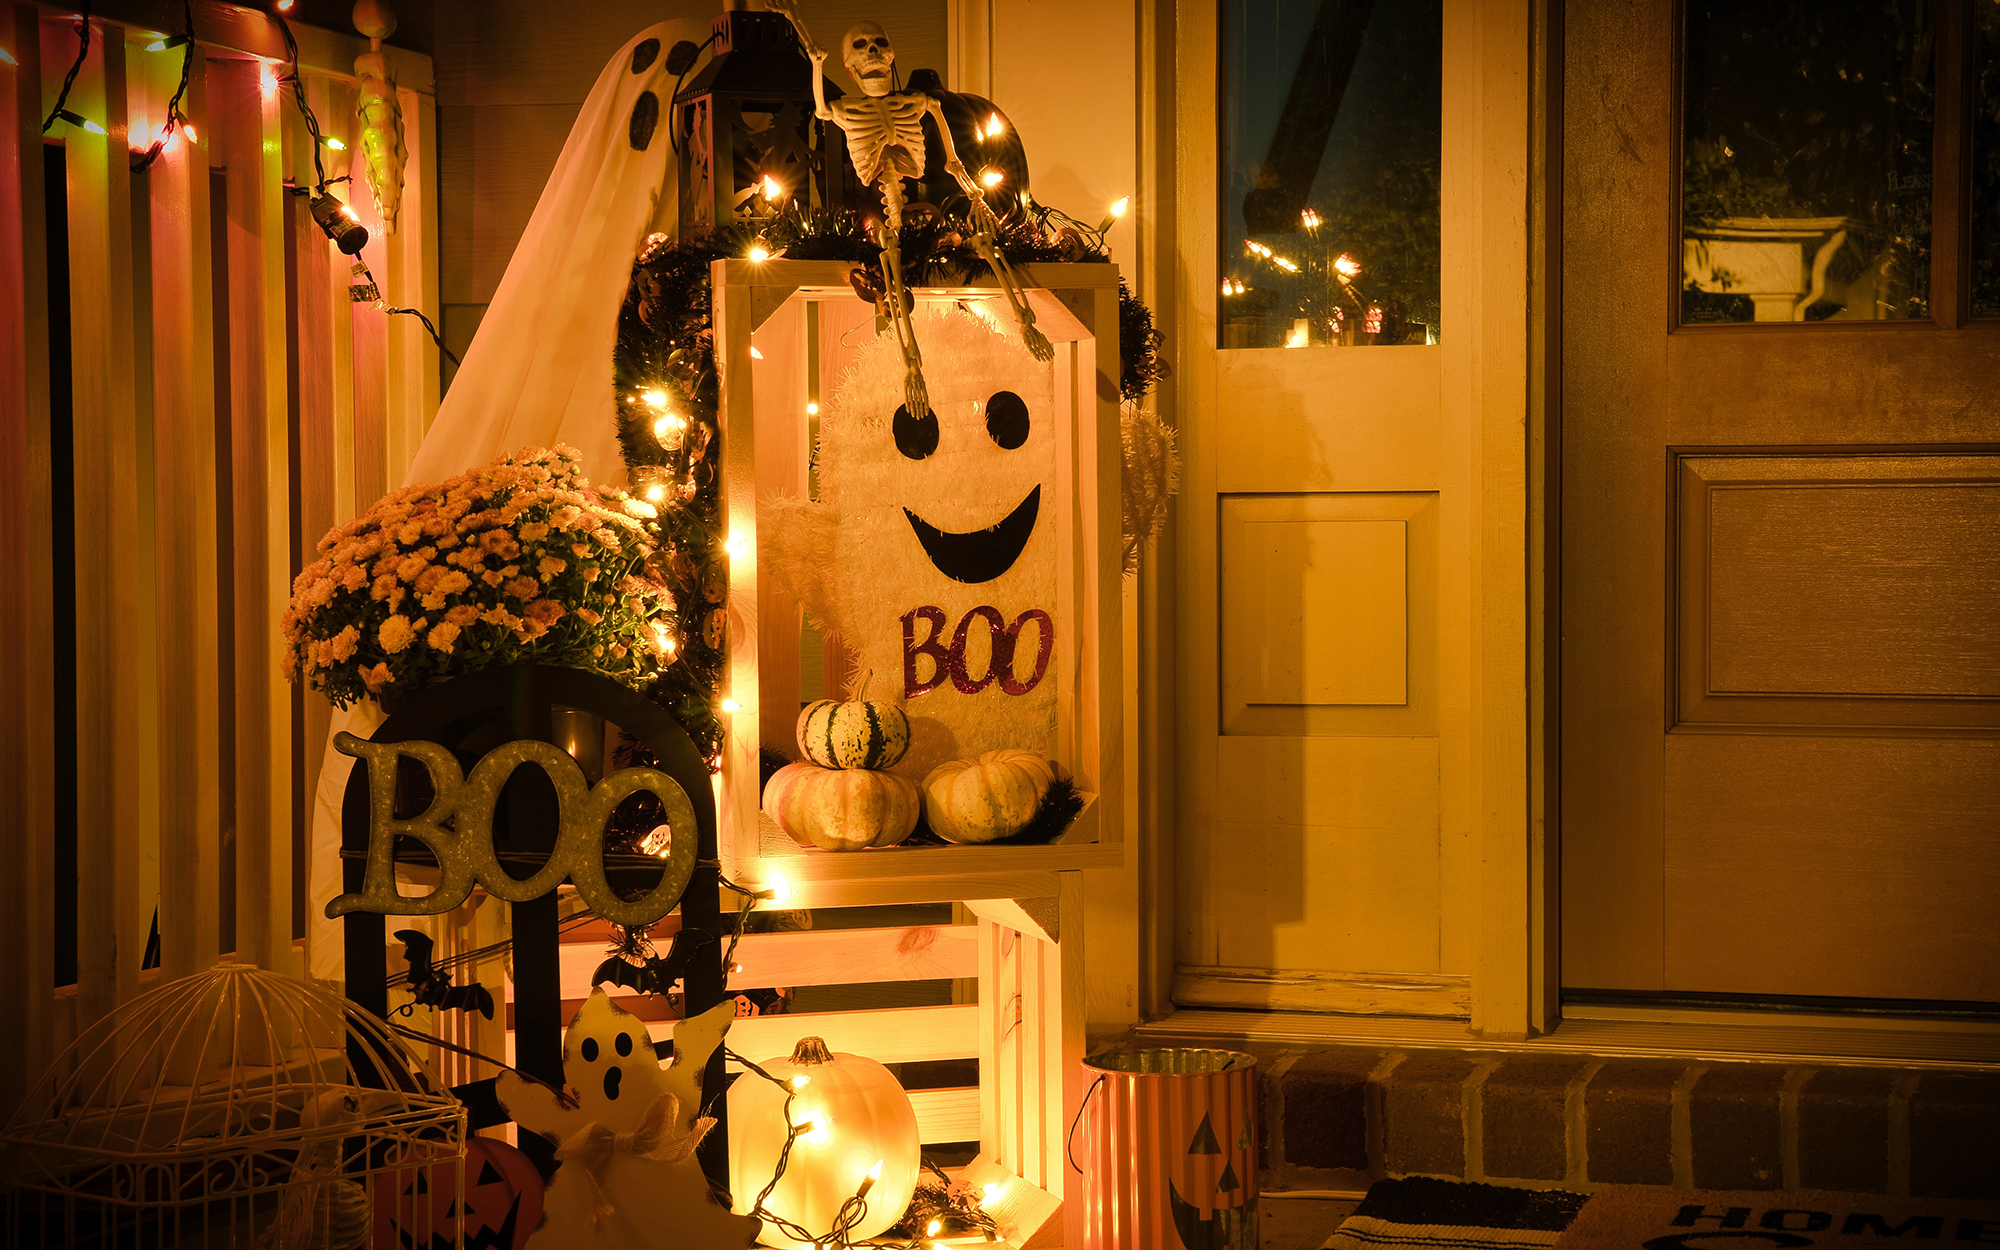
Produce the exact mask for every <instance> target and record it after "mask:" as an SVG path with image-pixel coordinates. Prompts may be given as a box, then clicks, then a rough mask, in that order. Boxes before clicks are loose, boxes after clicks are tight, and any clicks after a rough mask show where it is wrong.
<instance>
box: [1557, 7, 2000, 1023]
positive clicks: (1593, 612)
mask: <svg viewBox="0 0 2000 1250" xmlns="http://www.w3.org/2000/svg"><path fill="white" fill-rule="evenodd" d="M1885 3H1890V4H1891V5H1892V6H1893V0H1885ZM1700 7H1701V8H1702V9H1703V10H1704V11H1708V12H1710V14H1711V20H1713V13H1714V12H1716V11H1720V10H1721V9H1723V8H1725V7H1726V6H1724V5H1721V4H1718V3H1707V4H1704V5H1702V6H1700ZM1794 7H1797V6H1794ZM1808 7H1809V6H1808ZM1905 8H1908V6H1905ZM1767 11H1772V10H1768V7H1767ZM1801 11H1803V10H1801ZM1965 11H1966V10H1965V6H1964V5H1962V4H1958V5H1947V6H1944V12H1945V17H1944V20H1943V22H1942V23H1941V26H1940V29H1941V30H1942V31H1943V32H1944V33H1943V36H1942V37H1941V38H1940V41H1939V42H1938V44H1937V45H1936V46H1937V47H1939V48H1941V49H1943V52H1942V55H1943V56H1945V57H1947V58H1949V57H1951V56H1953V55H1955V53H1956V48H1957V45H1956V44H1955V43H1954V42H1953V40H1954V39H1955V38H1956V36H1955V35H1953V34H1952V32H1953V31H1954V30H1957V29H1959V28H1960V27H1958V26H1954V23H1961V24H1962V21H1963V19H1964V16H1965ZM1910 13H1912V14H1915V15H1916V17H1915V19H1914V20H1922V17H1921V12H1919V11H1918V10H1915V9H1911V10H1910ZM1679 20H1680V6H1677V5H1676V4H1674V3H1672V2H1671V0H1635V2H1633V3H1626V4H1602V5H1600V4H1589V5H1583V4H1572V5H1569V6H1568V7H1567V10H1566V14H1565V78H1566V89H1565V99H1566V101H1567V103H1566V109H1565V115H1564V126H1563V132H1564V161H1563V168H1564V187H1563V196H1564V225H1565V230H1564V239H1563V250H1564V254H1563V310H1562V320H1563V331H1562V357H1563V366H1562V368H1563V383H1562V393H1563V404H1564V408H1563V418H1562V439H1563V448H1562V465H1563V478H1562V493H1563V500H1562V532H1561V536H1560V538H1561V559H1562V569H1563V572H1562V579H1561V581H1562V605H1561V628H1562V637H1563V643H1562V657H1561V660H1562V700H1563V702H1562V718H1561V720H1562V733H1563V742H1562V796H1561V804H1562V807H1561V818H1562V836H1563V847H1562V857H1563V869H1562V873H1563V982H1564V984H1565V985H1568V986H1572V987H1578V988H1590V989H1607V990H1618V991H1637V992H1660V991H1669V992H1682V991H1687V992H1717V993H1720V992H1728V993H1739V994H1753V995H1769V996H1778V995H1785V996H1790V995H1816V996H1832V997H1869V998H1904V999H1951V1000H1992V999H1996V998H2000V982H1996V980H1995V972H1994V969H1995V961H1996V958H2000V908H1994V907H1992V906H1991V903H1990V900H1991V898H1992V895H1993V889H1994V887H1995V885H1996V884H2000V839H1996V838H1994V837H1993V836H1992V834H1991V831H1992V830H1993V829H1994V828H1995V827H1996V826H2000V819H1996V818H2000V715H1996V713H2000V703H1996V695H1997V694H2000V611H1996V610H1995V608H1994V606H1993V605H1994V604H1995V603H1996V602H2000V493H1996V491H1995V488H1996V486H2000V481H1997V480H1996V476H1995V466H1996V463H2000V457H1996V456H1995V455H1994V453H1993V444H1994V443H1995V442H1996V441H2000V334H1995V333H1994V332H1993V331H1994V330H1995V329H2000V327H1996V326H1993V325H1990V324H1987V325H1978V324H1974V325H1969V326H1968V325H1964V324H1962V323H1961V319H1960V317H1959V315H1958V310H1957V309H1956V308H1955V307H1953V306H1951V305H1952V303H1953V301H1951V300H1949V299H1946V298H1944V297H1945V296H1946V295H1948V294H1949V292H1950V290H1951V289H1952V287H1951V284H1950V283H1948V282H1945V281H1942V280H1938V279H1937V275H1938V274H1941V273H1943V272H1944V271H1945V270H1947V269H1949V268H1951V267H1952V266H1955V265H1957V264H1958V263H1959V259H1960V258H1958V257H1957V256H1955V255H1954V256H1945V257H1940V258H1938V260H1937V265H1936V268H1935V269H1934V270H1932V271H1928V272H1926V273H1924V274H1920V275H1918V277H1917V278H1912V277H1911V275H1910V273H1909V272H1908V268H1909V263H1910V262H1909V261H1908V257H1909V256H1913V255H1921V254H1922V253H1921V249H1916V248H1906V249H1904V251H1903V252H1902V253H1900V255H1901V256H1902V257H1903V259H1900V260H1897V261H1896V262H1895V263H1896V264H1899V265H1902V266H1903V272H1902V273H1901V275H1900V277H1897V279H1896V281H1897V282H1900V283H1901V286H1900V287H1898V288H1897V289H1898V290H1900V291H1901V292H1902V293H1903V294H1902V295H1900V296H1899V297H1898V300H1897V301H1896V302H1894V303H1893V307H1891V306H1890V305H1884V307H1885V308H1890V309H1891V310H1890V311H1887V312H1881V313H1879V314H1878V315H1880V316H1883V317H1885V318H1887V317H1889V316H1891V315H1893V316H1896V317H1901V318H1904V319H1902V320H1886V319H1885V320H1881V321H1866V320H1856V319H1847V320H1839V319H1836V320H1826V321H1819V322H1810V321H1809V322H1805V323H1798V322H1793V323H1789V324H1783V325H1769V324H1759V323H1753V322H1751V321H1750V320H1749V318H1750V317H1751V316H1752V315H1755V316H1757V317H1759V318H1760V319H1761V318H1763V317H1764V315H1765V312H1767V311H1768V310H1767V309H1766V308H1765V304H1766V303H1771V301H1774V300H1776V299H1777V298H1778V296H1779V295H1782V294H1784V292H1782V291H1778V290H1777V289H1776V287H1773V288H1772V290H1770V291H1766V290H1764V289H1763V287H1758V288H1757V289H1756V290H1754V291H1753V290H1750V288H1749V286H1743V285H1738V286H1735V287H1732V286H1731V285H1730V284H1729V283H1728V282H1726V281H1723V280H1722V278H1721V277H1719V275H1718V271H1717V263H1715V262H1716V258H1717V256H1719V255H1720V254H1721V253H1720V251H1717V250H1711V251H1710V252H1707V253H1705V255H1706V257H1707V262H1708V263H1706V267H1702V266H1694V267H1690V266H1689V265H1688V263H1687V256H1688V254H1689V248H1690V247H1691V246H1694V244H1701V245H1702V246H1707V245H1708V244H1718V245H1719V243H1720V242H1724V241H1727V242H1730V244H1731V246H1734V245H1735V244H1736V243H1738V242H1745V241H1748V242H1752V243H1754V244H1755V245H1756V246H1757V247H1759V248H1762V249H1764V250H1765V251H1768V252H1772V253H1773V254H1775V253H1776V252H1777V251H1780V250H1783V249H1785V248H1793V249H1798V248H1803V247H1805V246H1806V244H1805V243H1802V242H1800V241H1799V240H1796V239H1790V237H1789V235H1788V234H1786V231H1784V230H1778V229H1777V228H1776V227H1773V226H1771V225H1770V224H1769V223H1764V224H1760V225H1755V226H1751V225H1744V224H1741V223H1738V224H1736V225H1724V226H1717V225H1716V224H1715V219H1713V218H1711V219H1709V220H1708V221H1707V222H1706V223H1705V224H1698V223H1696V224H1690V225H1689V226H1688V227H1687V231H1686V232H1685V234H1684V235H1683V233H1682V230H1681V223H1680V222H1679V220H1678V215H1677V211H1676V205H1677V203H1678V202H1679V197H1680V193H1681V182H1680V174H1679V171H1680V169H1681V162H1682V161H1683V159H1688V160H1690V161H1692V160H1694V159H1695V157H1696V156H1699V155H1700V154H1699V153H1696V154H1693V155H1691V154H1690V153H1684V152H1683V151H1682V150H1681V148H1680V146H1679V143H1678V140H1677V136H1678V135H1679V133H1680V129H1679V128H1680V126H1681V124H1682V118H1681V116H1680V114H1679V112H1678V110H1677V108H1676V98H1677V97H1676V89H1677V85H1678V83H1679V79H1678V78H1677V67H1676V65H1675V63H1674V56H1675V48H1676V37H1677V36H1676V23H1677V22H1678V21H1679ZM1918 46H1920V47H1921V46H1922V41H1921V40H1919V41H1918ZM1690 72H1692V71H1690ZM1815 89H1818V88H1815ZM1940 124H1941V125H1948V124H1955V123H1952V122H1951V121H1950V118H1949V117H1947V118H1945V119H1944V121H1943V122H1941V123H1940ZM1941 133H1942V132H1941ZM1936 148H1937V150H1938V151H1940V152H1945V153H1950V152H1953V151H1956V146H1955V144H1951V143H1939V144H1937V145H1936ZM1713 156H1714V153H1713V152H1711V153H1709V154H1708V155H1707V156H1702V157H1701V159H1710V158H1712V157H1713ZM1892 172H1893V173H1894V177H1892V178H1890V179H1889V183H1888V187H1889V190H1888V197H1889V199H1890V200H1894V199H1895V197H1896V196H1898V195H1901V194H1903V193H1904V192H1907V191H1908V190H1909V189H1910V188H1911V186H1912V185H1915V184H1912V183H1911V182H1910V181H1909V180H1910V178H1911V177H1914V176H1916V175H1912V174H1911V173H1910V171H1909V170H1907V169H1901V170H1899V171H1898V170H1897V168H1896V167H1894V166H1892ZM1951 173H1952V171H1950V170H1940V171H1939V172H1938V180H1939V181H1938V185H1939V186H1940V187H1943V186H1945V185H1946V184H1947V183H1948V182H1950V181H1951V179H1950V178H1949V177H1947V175H1948V174H1951ZM1711 175H1712V171H1711V173H1710V174H1704V175H1703V176H1705V177H1706V176H1711ZM1925 177H1926V178H1927V177H1928V175H1925ZM1928 186H1929V183H1928V181H1925V182H1923V183H1922V184H1921V188H1920V189H1922V190H1923V191H1924V195H1925V196H1926V197H1927V196H1928ZM1793 190H1794V191H1795V192H1796V191H1797V188H1796V187H1794V188H1793ZM1947 198H1949V197H1944V196H1940V200H1941V201H1943V200H1945V199H1947ZM1943 208H1944V211H1945V212H1953V211H1956V205H1955V204H1950V203H1947V204H1944V206H1943ZM1772 211H1773V213H1774V214H1778V215H1783V214H1784V213H1790V214H1791V217H1790V220H1791V221H1792V222H1793V224H1794V225H1795V226H1798V227H1799V229H1801V230H1802V229H1804V228H1805V227H1804V225H1803V224H1801V223H1806V222H1809V221H1814V220H1820V218H1817V217H1808V216H1806V214H1807V213H1809V212H1810V213H1823V212H1824V211H1825V210H1824V208H1823V206H1813V205H1807V206H1806V207H1800V208H1792V209H1773V210H1772ZM1870 211H1879V212H1880V213H1885V214H1887V216H1886V217H1883V218H1882V220H1900V218H1898V217H1897V216H1896V214H1897V213H1898V212H1901V211H1902V210H1901V209H1899V208H1897V207H1896V206H1895V205H1894V204H1891V205H1890V206H1889V207H1888V208H1882V207H1881V206H1880V205H1877V206H1876V208H1874V209H1871V210H1870ZM1857 212H1858V210H1857ZM1840 220H1842V221H1848V220H1849V219H1846V218H1842V219H1840ZM1861 220H1862V218H1861V217H1860V216H1856V217H1854V218H1853V219H1852V221H1850V222H1849V224H1850V225H1851V224H1852V223H1853V222H1858V221H1861ZM1946 224H1949V223H1946ZM1842 228H1846V227H1844V226H1840V225H1833V226H1824V225H1823V226H1820V227H1814V229H1819V230H1821V236H1816V238H1815V240H1808V241H1807V242H1811V243H1812V247H1811V248H1810V249H1808V250H1805V251H1801V252H1800V253H1799V257H1800V267H1799V271H1798V274H1797V278H1796V281H1797V283H1798V284H1799V287H1798V289H1797V290H1794V291H1792V293H1791V298H1792V308H1793V310H1794V312H1795V313H1798V314H1802V315H1810V316H1812V317H1828V316H1831V317H1835V318H1840V317H1847V318H1854V317H1858V316H1860V315H1861V312H1862V311H1863V310H1865V309H1866V307H1868V305H1867V304H1866V303H1865V302H1864V301H1863V300H1862V299H1861V297H1860V296H1855V295H1852V294H1851V293H1852V292H1856V291H1864V289H1865V290H1872V291H1876V292H1878V293H1879V292H1880V291H1885V290H1888V289H1889V286H1888V285H1887V284H1888V283H1889V279H1888V278H1886V277H1885V278H1881V279H1880V280H1877V279H1869V278H1866V277H1865V275H1863V274H1861V273H1859V272H1858V271H1857V270H1856V268H1855V265H1854V264H1853V263H1852V262H1850V261H1842V262H1841V263H1840V264H1836V265H1833V266H1832V267H1831V268H1829V269H1828V271H1827V272H1828V273H1830V274H1831V277H1829V278H1828V282H1827V284H1826V285H1824V286H1820V287H1812V286H1811V284H1812V283H1813V282H1815V281H1816V279H1815V278H1814V276H1813V261H1814V258H1815V256H1816V255H1817V254H1818V249H1819V248H1822V247H1830V246H1831V241H1832V238H1833V235H1834V234H1836V233H1838V231H1839V230H1840V229H1842ZM1854 228H1855V229H1856V230H1859V229H1861V228H1862V227H1860V226H1855V227H1854ZM1788 229H1789V228H1788ZM1703 230H1706V231H1707V232H1708V233H1707V234H1706V235H1703V234H1702V231H1703ZM1732 231H1734V232H1735V233H1734V234H1731V232H1732ZM1797 232H1798V231H1797V230H1793V231H1791V233H1797ZM1918 233H1920V234H1924V235H1928V236H1929V237H1930V238H1934V239H1936V240H1937V241H1938V243H1939V245H1940V247H1943V246H1945V245H1947V244H1949V245H1950V246H1952V247H1954V248H1955V247H1957V246H1959V241H1960V240H1962V239H1963V238H1964V232H1963V231H1962V230H1960V229H1958V228H1957V227H1956V226H1955V225H1954V226H1952V228H1949V229H1947V228H1945V225H1940V226H1939V227H1938V228H1937V229H1935V230H1931V229H1930V228H1929V226H1928V224H1927V223H1926V224H1925V225H1924V228H1923V230H1921V231H1919V232H1918ZM1737 235H1740V236H1742V237H1741V238H1737V237H1736V236H1737ZM1781 235H1783V236H1785V237H1780V236H1781ZM1698 236H1699V237H1698ZM1725 236H1727V238H1725ZM1690 240H1694V244H1691V243H1690ZM1868 246H1869V248H1872V249H1873V250H1871V251H1868V252H1867V253H1866V254H1867V255H1868V256H1869V257H1873V258H1879V257H1883V256H1888V255H1890V254H1891V253H1892V252H1895V247H1894V246H1893V245H1892V244H1891V243H1885V242H1883V241H1882V240H1881V239H1880V238H1877V239H1875V240H1874V241H1872V242H1871V243H1870V244H1869V245H1868ZM1828 255H1829V256H1833V257H1838V256H1839V255H1840V253H1839V252H1838V249H1837V248H1834V249H1833V250H1831V251H1829V252H1828ZM1870 263H1877V262H1876V261H1873V260H1871V262H1870ZM1880 263H1882V264H1887V263H1888V262H1886V261H1885V262H1880ZM1759 272H1760V273H1761V272H1762V271H1759ZM1772 272H1775V270H1774V271H1772ZM1884 272H1886V270H1885V271H1884ZM1739 276H1740V275H1739ZM1763 276H1764V278H1768V277H1770V275H1769V274H1764V275H1763ZM1919 279H1928V280H1929V281H1928V286H1926V285H1925V282H1924V281H1921V280H1919ZM1683 280H1685V282H1686V284H1687V285H1688V286H1689V287H1690V288H1691V289H1693V290H1694V291H1695V294H1696V296H1698V297H1699V298H1694V297H1690V299H1689V302H1688V303H1687V304H1685V305H1684V303H1683V290H1682V286H1683ZM1759 280H1760V281H1762V280H1763V279H1762V278H1760V279H1759ZM1745 281H1746V282H1747V281H1748V279H1747V278H1746V279H1745ZM1871 283H1872V285H1870V284H1871ZM1770 285H1771V284H1770V283H1769V282H1765V286H1770ZM1780 285H1782V284H1780ZM1924 290H1929V291H1931V292H1933V293H1936V294H1937V295H1938V296H1939V298H1938V300H1937V301H1936V303H1937V305H1938V306H1937V307H1935V308H1934V309H1932V310H1931V313H1930V316H1929V319H1922V318H1915V319H1912V318H1909V315H1908V314H1909V310H1910V309H1911V307H1913V305H1912V304H1911V303H1910V300H1911V298H1914V296H1913V295H1912V292H1915V293H1917V294H1921V293H1922V292H1923V291H1924ZM1829 291H1833V292H1835V294H1836V295H1840V298H1841V299H1850V300H1851V302H1849V303H1847V304H1844V305H1841V306H1839V307H1835V305H1836V304H1839V300H1836V299H1830V298H1828V297H1827V292H1829ZM1744 292H1747V293H1748V294H1747V296H1746V298H1748V297H1749V296H1755V297H1757V299H1761V300H1762V301H1763V302H1755V301H1754V300H1753V303H1755V307H1754V309H1753V308H1751V307H1750V306H1749V305H1743V306H1732V307H1734V312H1732V313H1729V314H1728V315H1732V316H1733V315H1740V316H1741V317H1742V318H1743V324H1741V325H1690V326H1686V327H1680V326H1678V325H1677V324H1676V323H1677V321H1678V320H1679V319H1680V317H1681V316H1682V315H1683V313H1684V312H1685V311H1686V310H1687V309H1690V308H1692V309H1694V310H1696V311H1697V312H1701V313H1702V315H1704V316H1707V315H1710V314H1713V315H1714V316H1717V317H1721V316H1723V315H1724V313H1723V312H1720V311H1718V309H1720V308H1721V307H1722V305H1721V304H1719V303H1718V302H1717V301H1720V300H1727V299H1733V298H1735V297H1736V295H1737V294H1742V293H1744ZM1843 292H1845V293H1849V294H1841V293H1843ZM1703 301H1707V302H1703ZM1772 307H1776V305H1775V304H1772ZM1961 898H1962V899H1964V900H1966V902H1965V903H1963V904H1960V903H1959V902H1958V900H1959V899H1961Z"/></svg>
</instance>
